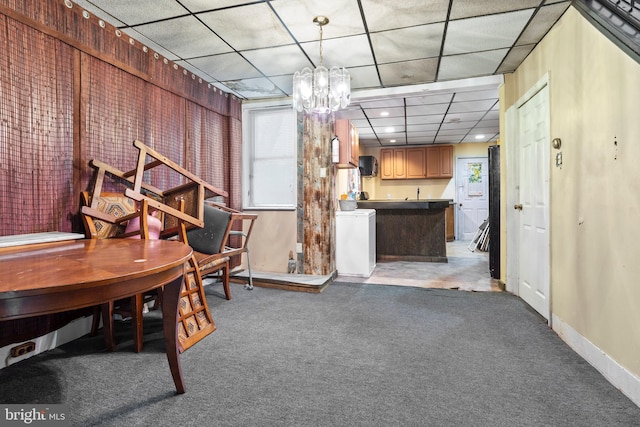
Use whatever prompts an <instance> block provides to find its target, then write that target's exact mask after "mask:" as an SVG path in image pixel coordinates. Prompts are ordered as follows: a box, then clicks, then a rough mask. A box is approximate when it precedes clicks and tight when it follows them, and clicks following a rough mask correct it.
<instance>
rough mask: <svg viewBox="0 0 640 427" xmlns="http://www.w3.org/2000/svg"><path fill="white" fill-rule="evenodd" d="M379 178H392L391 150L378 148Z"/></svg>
mask: <svg viewBox="0 0 640 427" xmlns="http://www.w3.org/2000/svg"><path fill="white" fill-rule="evenodd" d="M380 179H393V150H392V149H390V148H383V149H382V150H380Z"/></svg>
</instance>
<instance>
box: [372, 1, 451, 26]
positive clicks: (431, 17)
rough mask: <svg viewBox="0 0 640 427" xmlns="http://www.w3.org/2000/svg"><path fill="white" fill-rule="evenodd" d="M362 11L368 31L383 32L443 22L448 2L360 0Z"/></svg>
mask: <svg viewBox="0 0 640 427" xmlns="http://www.w3.org/2000/svg"><path fill="white" fill-rule="evenodd" d="M362 9H363V11H364V15H365V19H366V21H367V27H368V28H369V31H383V30H389V29H393V28H403V27H410V26H414V25H421V24H425V23H433V22H443V21H444V20H445V19H446V18H447V11H448V9H449V0H431V1H424V0H402V1H388V0H362Z"/></svg>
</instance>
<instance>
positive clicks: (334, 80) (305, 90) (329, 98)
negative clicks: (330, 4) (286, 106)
mask: <svg viewBox="0 0 640 427" xmlns="http://www.w3.org/2000/svg"><path fill="white" fill-rule="evenodd" d="M313 22H314V24H316V25H318V26H319V27H320V65H318V66H317V67H316V69H315V70H313V71H312V70H311V68H309V67H305V68H304V69H303V70H302V71H296V72H295V74H294V75H293V108H295V109H296V110H298V111H302V110H304V111H306V112H308V113H320V114H326V113H329V112H331V111H336V110H338V109H340V108H346V107H347V105H349V102H350V101H351V76H350V75H349V72H348V71H347V70H346V69H345V68H339V67H331V69H330V70H327V68H326V67H325V66H324V65H322V27H323V26H325V25H327V24H328V23H329V18H327V17H326V16H316V17H315V18H313Z"/></svg>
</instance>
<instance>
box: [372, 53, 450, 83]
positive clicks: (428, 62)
mask: <svg viewBox="0 0 640 427" xmlns="http://www.w3.org/2000/svg"><path fill="white" fill-rule="evenodd" d="M437 67H438V58H431V59H419V60H416V61H405V62H394V63H391V64H382V65H380V66H378V69H379V70H380V77H381V79H382V84H383V85H384V86H403V85H411V84H419V83H429V82H433V81H434V80H435V77H436V68H437Z"/></svg>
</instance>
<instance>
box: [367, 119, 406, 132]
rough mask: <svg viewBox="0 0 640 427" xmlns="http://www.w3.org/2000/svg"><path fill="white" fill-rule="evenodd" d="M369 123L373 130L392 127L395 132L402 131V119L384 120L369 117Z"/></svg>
mask: <svg viewBox="0 0 640 427" xmlns="http://www.w3.org/2000/svg"><path fill="white" fill-rule="evenodd" d="M369 122H370V123H371V126H373V127H374V128H381V127H393V128H395V129H396V130H397V129H400V128H403V129H404V117H387V118H384V119H380V118H377V119H376V118H371V117H369Z"/></svg>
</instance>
